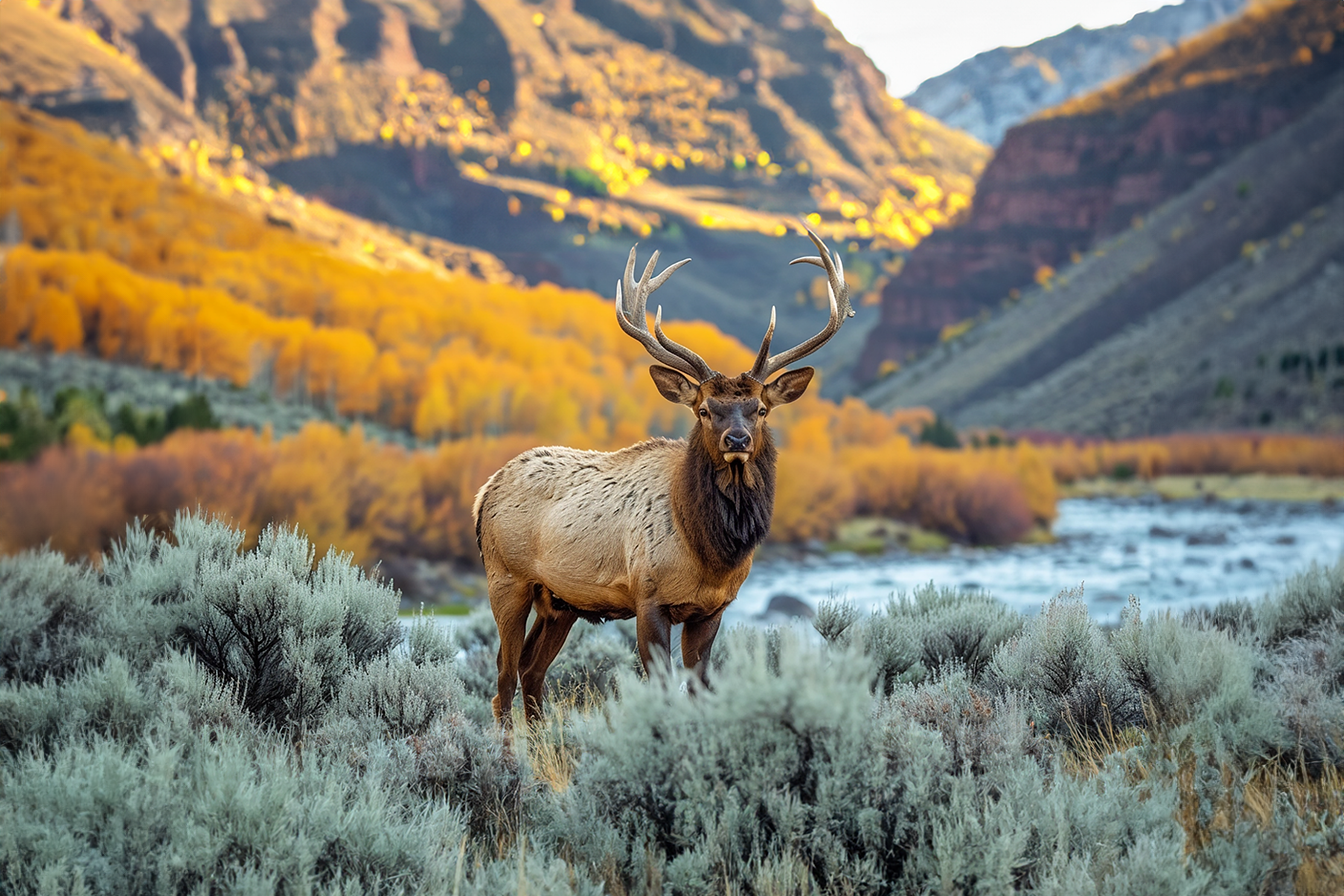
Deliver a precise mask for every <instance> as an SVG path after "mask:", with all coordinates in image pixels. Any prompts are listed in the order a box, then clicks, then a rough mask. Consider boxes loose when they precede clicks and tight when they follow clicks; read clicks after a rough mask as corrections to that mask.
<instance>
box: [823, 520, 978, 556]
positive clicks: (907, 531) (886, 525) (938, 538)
mask: <svg viewBox="0 0 1344 896" xmlns="http://www.w3.org/2000/svg"><path fill="white" fill-rule="evenodd" d="M951 543H952V542H951V539H949V538H948V537H947V536H946V535H943V534H942V533H940V532H934V531H931V530H929V529H923V528H921V527H919V526H916V525H914V524H913V523H906V522H902V521H901V520H893V519H888V518H886V517H875V516H869V517H855V518H853V519H850V520H846V521H845V522H843V523H841V524H840V525H838V526H837V527H836V531H835V538H834V539H833V540H832V541H830V542H828V543H827V545H826V549H827V550H828V551H853V552H854V553H856V554H885V553H887V552H888V551H892V550H896V549H903V550H906V551H909V552H910V553H912V554H923V553H928V552H930V551H943V550H947V547H948V545H950V544H951Z"/></svg>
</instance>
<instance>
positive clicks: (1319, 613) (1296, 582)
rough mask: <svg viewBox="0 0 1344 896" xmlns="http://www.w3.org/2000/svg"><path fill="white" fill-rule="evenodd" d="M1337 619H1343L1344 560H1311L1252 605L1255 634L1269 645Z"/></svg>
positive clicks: (1280, 642) (1276, 644)
mask: <svg viewBox="0 0 1344 896" xmlns="http://www.w3.org/2000/svg"><path fill="white" fill-rule="evenodd" d="M1336 619H1344V561H1341V562H1339V563H1336V564H1335V565H1334V566H1318V565H1317V564H1315V563H1313V564H1312V565H1311V568H1310V569H1308V570H1306V571H1305V572H1301V573H1298V574H1297V575H1295V576H1293V577H1292V578H1290V579H1289V580H1288V581H1287V582H1285V583H1284V584H1283V585H1282V586H1281V587H1280V588H1279V589H1278V591H1277V592H1276V593H1275V594H1274V595H1273V596H1272V597H1270V598H1269V599H1267V600H1264V601H1261V602H1260V603H1259V604H1257V605H1256V607H1255V631H1256V635H1257V636H1258V637H1259V639H1260V640H1261V642H1263V643H1264V644H1265V645H1266V646H1268V647H1271V648H1274V647H1278V646H1279V645H1281V644H1283V643H1284V642H1285V641H1287V640H1288V639H1290V638H1301V637H1304V636H1307V635H1309V634H1311V632H1312V631H1314V630H1315V629H1317V628H1319V627H1320V626H1322V625H1324V624H1326V623H1328V622H1330V621H1332V620H1336Z"/></svg>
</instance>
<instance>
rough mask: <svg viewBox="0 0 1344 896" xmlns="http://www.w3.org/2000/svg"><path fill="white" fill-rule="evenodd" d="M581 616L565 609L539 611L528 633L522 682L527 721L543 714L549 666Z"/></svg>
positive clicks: (523, 660)
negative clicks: (541, 613) (542, 706)
mask: <svg viewBox="0 0 1344 896" xmlns="http://www.w3.org/2000/svg"><path fill="white" fill-rule="evenodd" d="M577 618H578V617H577V616H576V615H575V614H573V613H570V612H568V611H564V610H555V609H552V610H550V611H549V612H547V613H545V614H543V615H538V617H537V621H536V622H535V623H534V624H533V626H532V631H531V632H529V633H528V635H527V644H526V646H525V647H524V648H523V659H522V670H523V671H522V684H523V713H524V716H525V718H526V719H527V721H529V722H535V721H536V720H537V719H539V718H541V703H542V700H543V699H544V698H545V696H546V670H547V669H549V668H550V667H551V663H552V662H554V661H555V657H556V654H558V653H559V652H560V648H561V647H563V646H565V640H566V639H567V638H568V637H569V630H570V628H572V627H573V625H574V620H576V619H577Z"/></svg>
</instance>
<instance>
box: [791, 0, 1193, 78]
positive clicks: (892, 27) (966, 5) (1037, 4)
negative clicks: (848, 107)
mask: <svg viewBox="0 0 1344 896" xmlns="http://www.w3.org/2000/svg"><path fill="white" fill-rule="evenodd" d="M815 2H816V4H817V6H818V8H820V9H821V11H822V12H824V13H826V14H827V15H828V16H830V17H831V21H832V22H834V23H835V25H836V27H837V28H839V29H840V30H841V31H842V32H843V33H844V35H845V38H846V39H847V40H848V41H849V42H850V43H852V44H856V45H858V46H860V47H862V48H863V50H864V52H866V53H867V54H868V56H869V57H870V58H871V59H872V60H873V62H875V63H876V64H877V67H878V68H880V69H881V70H882V71H883V72H884V73H885V74H886V76H887V92H888V93H890V94H891V95H892V96H896V97H900V96H905V95H906V94H908V93H910V92H911V91H912V90H914V89H915V88H916V87H918V86H919V84H920V82H921V81H923V80H924V79H926V78H932V77H933V76H934V75H941V74H942V73H943V72H945V71H947V70H948V69H950V68H953V67H954V66H956V65H957V63H959V62H961V61H962V60H963V59H969V58H970V57H972V56H974V55H975V54H976V53H981V52H983V51H985V50H992V49H994V48H995V47H1004V46H1007V47H1020V46H1023V45H1025V44H1029V43H1032V42H1033V41H1037V40H1040V39H1041V38H1043V37H1049V36H1051V35H1053V34H1058V33H1059V32H1061V31H1065V30H1067V29H1069V28H1072V27H1073V26H1074V25H1083V26H1085V27H1088V28H1100V27H1103V26H1105V25H1115V24H1118V23H1120V22H1126V21H1128V20H1129V19H1130V18H1132V17H1133V16H1134V15H1135V14H1137V13H1141V12H1146V11H1148V10H1150V9H1157V8H1159V7H1161V6H1166V5H1168V4H1169V3H1170V2H1172V0H1165V2H1164V0H1156V2H1154V0H1016V2H1003V0H815Z"/></svg>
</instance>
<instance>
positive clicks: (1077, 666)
mask: <svg viewBox="0 0 1344 896" xmlns="http://www.w3.org/2000/svg"><path fill="white" fill-rule="evenodd" d="M986 675H987V677H988V679H989V680H991V681H992V682H993V683H994V684H995V685H996V686H997V687H998V688H1000V689H1001V690H1003V691H1007V690H1009V689H1016V690H1019V691H1021V692H1022V693H1023V694H1024V695H1025V696H1026V698H1027V701H1028V711H1029V712H1031V713H1032V714H1033V716H1034V717H1035V719H1036V721H1037V723H1038V724H1041V725H1044V726H1045V727H1046V728H1047V729H1048V730H1050V731H1051V732H1053V733H1055V734H1071V735H1072V734H1078V735H1083V736H1088V735H1093V734H1102V735H1104V734H1109V733H1110V732H1112V731H1115V730H1118V729H1122V728H1126V727H1129V726H1132V725H1140V724H1142V723H1143V721H1144V716H1143V701H1142V698H1141V696H1140V694H1139V691H1138V690H1137V689H1136V688H1135V687H1134V685H1133V684H1131V683H1130V681H1129V679H1128V678H1127V677H1126V676H1125V674H1124V672H1123V671H1122V669H1121V667H1120V662H1119V658H1118V657H1117V655H1116V653H1115V650H1114V649H1113V648H1112V646H1111V644H1110V642H1109V641H1108V640H1107V638H1106V635H1105V633H1103V632H1102V630H1101V629H1100V628H1099V627H1098V626H1097V624H1096V623H1095V622H1093V621H1092V620H1091V619H1090V618H1089V617H1088V614H1087V605H1086V604H1085V603H1083V600H1082V594H1081V592H1079V591H1065V592H1061V593H1060V594H1059V595H1058V596H1056V597H1054V598H1052V599H1051V600H1050V601H1049V603H1047V604H1046V605H1045V606H1044V607H1043V608H1042V609H1041V613H1040V615H1039V616H1036V617H1034V618H1032V619H1029V620H1028V621H1027V623H1026V625H1025V626H1024V627H1023V629H1022V633H1021V634H1020V635H1018V636H1016V637H1014V638H1011V639H1009V640H1008V641H1006V642H1005V643H1004V644H1002V645H1001V646H1000V647H999V648H998V649H997V650H996V651H995V652H994V657H993V659H992V660H991V661H990V664H989V668H988V670H987V671H986Z"/></svg>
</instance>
